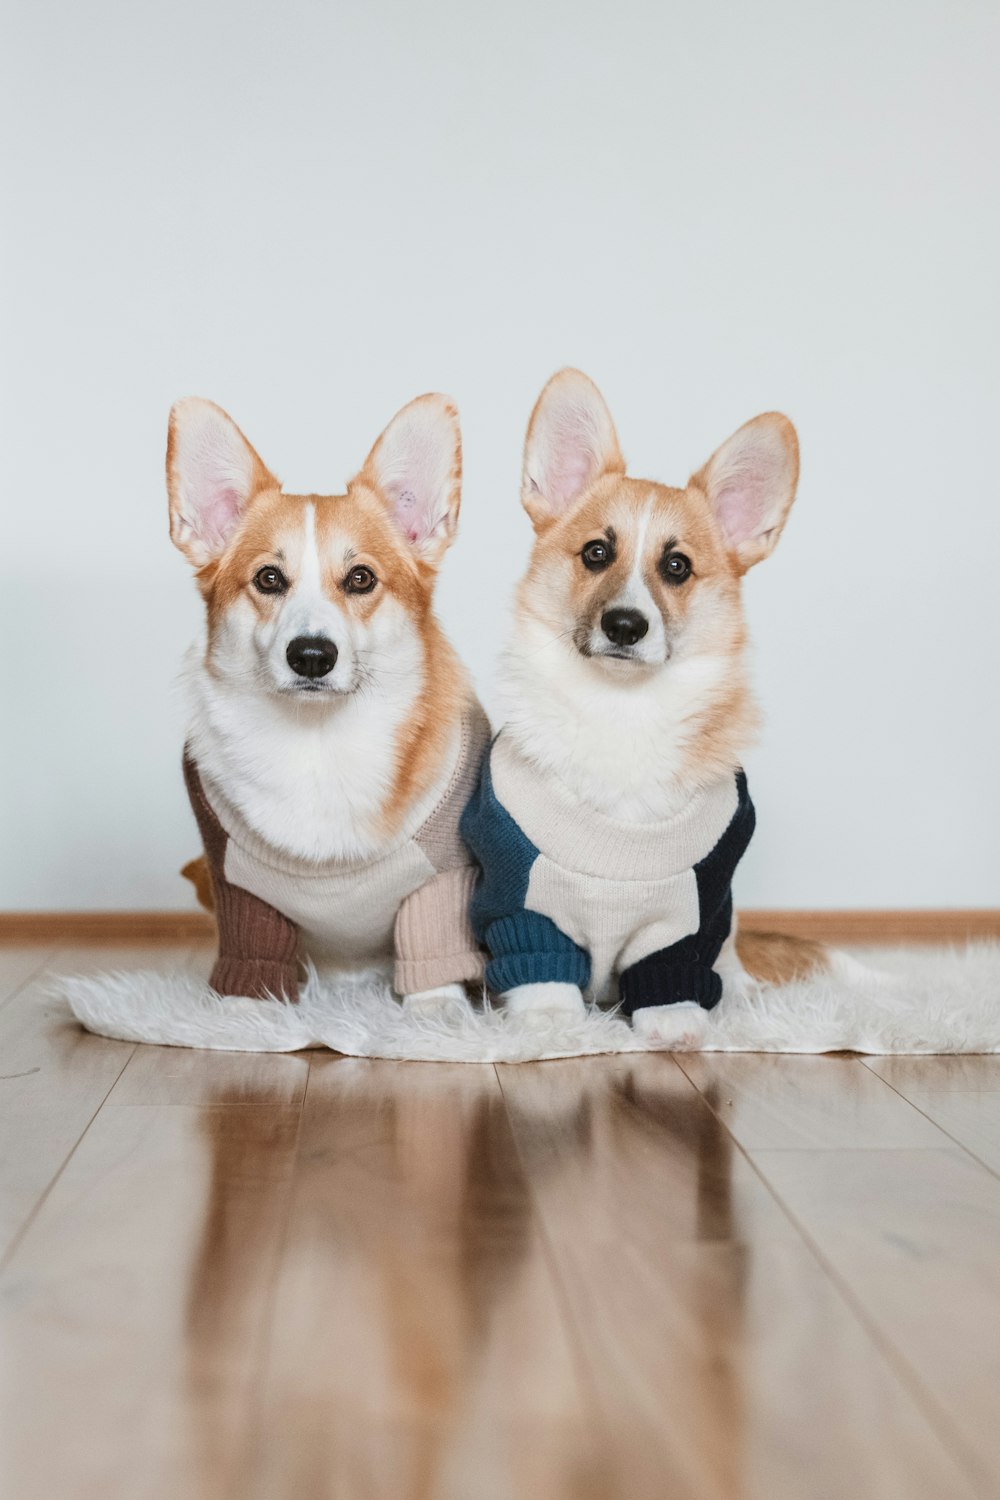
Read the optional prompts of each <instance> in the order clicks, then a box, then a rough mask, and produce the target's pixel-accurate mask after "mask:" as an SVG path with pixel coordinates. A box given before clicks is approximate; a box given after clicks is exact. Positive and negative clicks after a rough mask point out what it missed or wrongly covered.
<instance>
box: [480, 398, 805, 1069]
mask: <svg viewBox="0 0 1000 1500" xmlns="http://www.w3.org/2000/svg"><path fill="white" fill-rule="evenodd" d="M798 471H799V453H798V441H797V438H796V434H795V429H794V427H793V426H792V424H791V422H790V421H789V420H788V419H787V417H784V416H781V415H779V414H778V413H775V412H771V413H768V414H766V415H764V416H760V417H757V418H755V419H754V420H753V421H751V422H748V423H747V424H746V426H744V427H741V428H740V430H739V431H738V432H737V433H736V434H735V435H734V436H733V437H731V438H730V439H729V440H728V442H726V443H724V444H723V446H722V447H721V448H719V449H718V451H717V452H716V453H714V454H713V456H712V457H711V458H710V459H709V460H708V462H707V463H706V464H705V465H704V467H703V468H701V469H699V470H698V471H697V472H696V473H695V474H694V476H693V477H692V478H691V479H690V480H689V481H688V483H687V485H686V486H685V487H683V488H680V489H674V488H670V487H668V486H666V485H663V484H658V483H654V482H652V481H650V480H645V479H633V478H631V477H629V476H627V475H626V471H625V461H624V459H623V458H622V454H621V450H620V448H619V445H618V438H617V435H616V432H615V427H614V423H613V422H612V419H611V415H610V413H609V411H608V408H607V406H606V404H605V402H604V399H603V397H602V396H601V394H600V392H599V391H598V389H597V387H596V386H595V385H594V384H593V382H592V381H590V380H589V379H588V378H587V377H586V376H585V375H583V374H581V373H580V372H579V371H577V370H563V371H562V372H561V373H559V374H557V375H555V376H554V377H553V378H552V380H550V381H549V383H548V385H547V386H546V387H545V389H544V390H543V392H542V394H541V396H540V398H539V400H538V403H537V405H536V406H535V409H534V412H533V413H532V416H531V420H530V423H529V427H528V434H527V442H526V446H525V454H524V468H523V478H522V489H521V501H522V504H523V506H524V508H525V510H526V511H527V513H528V516H529V517H530V519H531V522H532V525H533V527H534V530H535V541H534V546H533V550H532V553H531V557H530V561H529V564H528V568H527V572H526V573H525V575H524V577H523V579H522V581H521V583H520V585H519V587H518V590H517V597H516V607H515V612H514V622H513V630H512V633H511V636H510V640H509V644H508V646H507V648H506V651H505V653H504V656H503V659H502V666H501V677H500V685H499V686H500V696H501V703H502V710H503V716H502V724H503V728H502V730H501V732H500V734H499V735H498V737H497V739H496V741H495V742H494V744H493V746H492V748H491V750H490V752H489V755H488V757H487V760H486V762H485V764H484V769H483V774H482V778H481V781H480V783H479V785H478V788H477V791H476V793H475V794H474V796H473V798H472V800H471V802H470V805H469V807H468V809H467V811H466V814H465V817H464V819H463V825H462V831H463V834H464V836H465V839H466V842H467V843H468V844H469V847H470V848H471V849H472V851H473V853H474V854H475V856H476V858H477V860H478V862H479V865H480V867H481V876H480V880H479V883H478V885H477V889H476V892H475V895H474V898H473V906H472V917H473V929H474V931H475V932H476V934H477V936H478V937H479V938H480V940H481V941H482V942H483V943H484V944H485V946H486V947H487V949H488V950H489V954H490V962H489V964H488V967H487V982H488V984H489V985H490V987H491V988H492V989H494V990H497V991H499V992H502V993H503V994H504V996H505V999H506V1004H507V1007H508V1008H509V1009H511V1010H513V1011H519V1012H523V1011H535V1010H543V1011H562V1012H565V1013H568V1014H569V1015H582V1014H583V1012H584V996H590V997H591V998H603V997H604V996H605V995H607V994H608V993H609V991H611V992H613V989H614V987H615V986H617V988H618V992H619V995H620V999H621V1002H622V1009H623V1011H624V1012H625V1014H626V1015H628V1016H630V1017H631V1020H632V1025H633V1027H634V1028H635V1030H636V1031H637V1033H639V1035H640V1037H641V1038H642V1040H643V1043H644V1044H645V1045H647V1046H654V1047H657V1046H658V1047H665V1048H672V1049H683V1048H686V1047H696V1046H697V1045H698V1044H699V1042H700V1041H701V1040H703V1038H704V1034H705V1029H706V1018H707V1013H708V1011H709V1010H710V1009H711V1008H712V1007H713V1006H714V1005H715V1004H716V1003H717V1001H718V1000H719V998H720V996H721V994H722V989H723V984H724V983H725V984H726V985H727V986H733V987H738V985H739V983H740V981H741V979H742V978H743V977H744V976H745V974H746V973H749V974H750V975H752V976H754V977H757V978H760V979H769V980H781V979H791V978H792V977H798V976H799V975H801V974H804V973H806V972H809V971H810V970H812V969H815V968H821V967H823V966H824V965H825V964H826V962H827V959H826V955H825V953H824V951H823V950H822V949H821V948H819V947H818V946H816V945H813V944H809V943H803V942H798V941H795V940H791V939H785V938H780V937H768V936H762V935H752V934H747V935H746V936H745V937H743V936H741V937H740V938H737V936H736V932H735V919H734V917H733V909H732V898H731V892H730V885H731V879H732V874H733V871H734V869H735V867H736V865H737V863H738V861H739V859H740V857H741V855H742V854H743V852H744V850H745V849H746V846H747V843H748V842H749V839H750V836H751V834H752V832H753V827H754V811H753V804H752V803H751V801H750V797H749V792H748V789H747V785H746V778H745V776H744V774H743V772H742V769H741V761H742V757H743V754H744V752H745V750H746V749H747V747H748V745H749V744H750V743H751V742H752V740H753V738H754V732H755V728H756V711H755V708H754V702H753V698H752V695H751V692H750V687H749V685H748V680H747V666H746V645H747V629H746V623H745V619H744V612H743V604H742V600H741V580H742V577H743V575H744V573H746V571H747V569H748V568H751V567H752V566H753V565H754V564H755V563H758V562H760V561H762V560H763V559H764V558H765V557H768V556H769V555H770V553H771V552H772V551H773V550H774V548H775V546H776V544H777V542H778V539H779V537H780V536H781V532H782V529H783V527H784V525H785V522H786V520H787V518H788V514H789V511H790V509H791V506H792V503H793V500H794V498H795V491H796V485H797V481H798ZM744 966H745V967H744Z"/></svg>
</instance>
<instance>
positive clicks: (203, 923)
mask: <svg viewBox="0 0 1000 1500" xmlns="http://www.w3.org/2000/svg"><path fill="white" fill-rule="evenodd" d="M740 922H741V924H742V925H743V927H744V928H754V929H755V930H757V931H764V932H782V933H787V934H788V935H789V936H790V937H808V938H815V939H817V940H818V941H820V942H827V943H841V944H844V943H860V944H865V943H956V942H958V943H960V942H966V941H968V940H969V939H976V938H1000V910H997V909H995V908H993V907H982V908H969V909H961V910H960V909H957V908H950V907H944V908H935V909H927V910H922V909H913V910H902V911H898V910H867V911H853V910H830V911H814V910H797V909H795V908H787V907H775V908H766V909H765V908H753V909H749V908H748V909H746V910H742V911H741V912H740ZM214 938H215V922H214V920H213V918H212V916H211V915H210V913H209V912H206V911H201V910H197V909H193V910H181V911H8V912H0V944H4V943H22V944H23V943H34V942H48V943H58V942H63V943H66V942H72V943H85V942H97V943H104V944H108V943H115V942H127V943H129V942H130V943H155V942H166V943H177V942H189V943H194V942H212V941H214Z"/></svg>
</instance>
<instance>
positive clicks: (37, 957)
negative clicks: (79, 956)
mask: <svg viewBox="0 0 1000 1500" xmlns="http://www.w3.org/2000/svg"><path fill="white" fill-rule="evenodd" d="M55 951H56V950H55V946H54V945H53V944H52V943H26V944H23V945H20V946H16V947H10V948H0V1006H3V1005H5V1004H6V1003H7V1001H8V1000H10V999H11V998H12V997H13V996H14V995H16V994H17V992H18V990H19V989H21V988H22V987H23V986H24V985H25V984H27V982H28V980H29V979H31V978H33V977H34V976H35V975H36V974H38V973H39V972H40V971H41V970H42V969H43V968H44V967H45V965H46V963H47V962H48V960H49V959H50V958H51V957H52V956H53V954H54V953H55Z"/></svg>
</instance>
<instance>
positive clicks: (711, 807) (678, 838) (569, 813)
mask: <svg viewBox="0 0 1000 1500" xmlns="http://www.w3.org/2000/svg"><path fill="white" fill-rule="evenodd" d="M490 771H491V775H492V779H493V787H494V791H495V793H496V796H497V798H498V800H499V802H500V803H501V805H502V806H503V807H505V808H506V809H507V811H508V812H509V813H510V815H511V816H512V817H513V818H514V820H515V822H516V823H518V824H519V826H520V827H521V829H522V830H523V832H524V833H525V834H526V835H527V837H528V838H529V839H530V840H531V842H532V843H533V844H535V845H536V847H537V848H538V850H539V852H540V853H541V854H543V855H545V856H546V857H547V858H548V859H550V860H552V861H553V863H555V864H557V865H560V866H561V867H562V868H563V869H565V870H570V871H574V872H575V873H577V874H580V875H588V876H591V877H595V878H597V879H606V880H667V879H669V878H670V877H671V876H673V875H680V874H681V873H683V872H684V871H685V870H690V869H692V868H693V866H694V865H696V864H697V863H698V861H699V860H701V859H703V858H704V857H705V855H706V854H708V853H709V852H710V851H711V850H712V849H713V848H714V847H715V845H716V844H717V843H718V841H719V839H720V838H721V837H722V835H723V833H725V831H726V829H727V828H728V826H729V824H730V823H731V821H732V819H733V816H734V814H735V812H736V810H737V807H738V803H739V797H738V791H737V786H736V776H735V773H734V774H733V775H732V776H727V777H725V778H723V779H720V780H719V781H717V782H714V783H712V784H711V785H710V786H708V787H705V788H704V789H702V790H700V791H697V792H695V793H694V794H693V795H692V797H691V799H690V801H689V802H688V803H687V804H686V805H685V806H684V807H683V808H682V809H681V810H680V812H678V813H677V814H675V816H674V817H672V818H669V819H667V820H666V821H664V822H657V823H624V822H621V821H620V820H619V819H617V818H610V817H608V816H607V814H605V813H602V812H599V811H597V810H595V809H594V808H590V807H583V806H581V804H580V802H579V800H578V798H577V797H575V796H574V794H573V793H572V792H571V791H570V789H569V787H567V786H566V784H565V782H563V781H562V780H561V779H560V778H559V777H558V776H557V775H556V773H555V772H554V771H549V770H542V769H540V768H539V767H538V766H536V765H535V764H533V763H532V762H530V761H529V760H527V759H526V758H525V757H524V756H523V755H522V754H521V752H520V751H519V750H518V749H517V747H516V745H515V744H514V742H513V740H512V739H511V738H510V736H509V735H503V734H500V735H498V736H497V738H496V740H495V741H494V743H493V749H492V752H491V756H490Z"/></svg>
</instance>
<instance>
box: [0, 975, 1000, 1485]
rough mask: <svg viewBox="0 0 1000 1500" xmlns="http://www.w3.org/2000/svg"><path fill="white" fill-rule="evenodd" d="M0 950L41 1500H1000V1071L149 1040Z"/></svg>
mask: <svg viewBox="0 0 1000 1500" xmlns="http://www.w3.org/2000/svg"><path fill="white" fill-rule="evenodd" d="M205 962H206V956H205V954H204V953H203V952H197V951H195V952H192V951H190V950H184V949H175V950H171V949H164V948H159V949H156V950H152V951H150V950H136V949H125V948H116V949H113V950H98V949H66V948H64V949H55V950H51V949H41V948H39V949H25V948H3V949H0V1255H2V1271H0V1494H2V1495H3V1496H4V1497H10V1500H91V1497H94V1500H98V1497H99V1500H223V1497H227V1500H229V1497H231V1500H243V1497H246V1500H327V1497H329V1500H536V1497H537V1500H576V1497H579V1500H618V1497H622V1500H625V1497H628V1500H687V1497H699V1500H700V1497H705V1500H785V1497H788V1500H813V1497H816V1500H819V1497H822V1500H846V1497H863V1500H882V1497H885V1500H945V1497H947V1500H966V1497H971V1496H984V1497H985V1496H1000V1058H996V1057H985V1058H973V1057H966V1058H922V1059H913V1058H884V1059H869V1060H867V1061H865V1060H862V1059H860V1058H854V1057H780V1056H762V1055H756V1056H712V1055H703V1056H689V1057H678V1058H673V1057H669V1056H644V1057H627V1056H617V1057H607V1058H601V1057H598V1058H587V1059H577V1060H569V1061H565V1062H552V1063H536V1064H526V1065H521V1066H516V1067H499V1068H494V1067H489V1066H463V1065H454V1064H440V1065H431V1064H425V1063H410V1064H407V1063H387V1062H376V1061H361V1060H358V1059H352V1058H344V1057H338V1056H336V1055H331V1054H329V1053H323V1052H308V1053H299V1054H296V1055H294V1056H254V1055H246V1054H223V1053H197V1052H189V1051H184V1050H177V1049H169V1048H154V1047H133V1046H131V1045H127V1044H124V1043H119V1042H111V1041H105V1040H102V1039H100V1038H97V1037H93V1036H89V1035H87V1034H86V1033H84V1032H82V1031H81V1030H80V1029H79V1027H78V1026H76V1024H75V1023H74V1022H73V1021H72V1020H71V1019H70V1017H69V1013H68V1011H67V1010H66V1008H65V1007H64V1006H63V1005H62V1003H61V1002H59V1001H57V1000H53V999H52V998H50V997H49V995H48V991H47V986H48V984H49V982H50V976H51V974H52V972H54V971H75V972H79V971H81V970H82V969H85V968H95V969H99V968H108V967H119V968H121V967H127V966H140V967H149V966H150V965H151V964H156V965H163V966H165V967H166V966H170V965H176V964H179V963H181V964H193V965H195V966H198V967H202V966H203V965H204V964H205Z"/></svg>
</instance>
